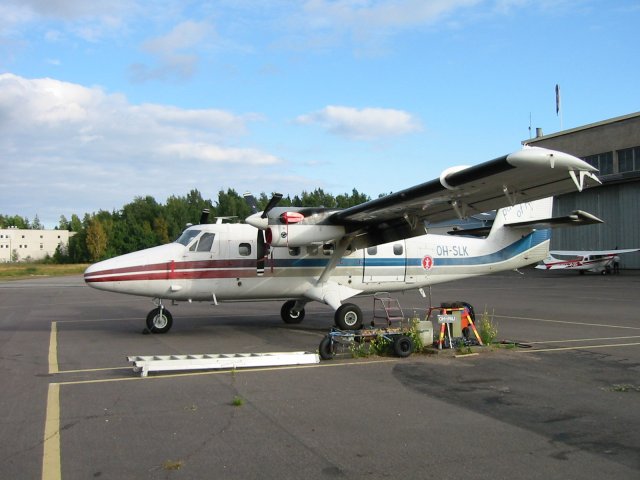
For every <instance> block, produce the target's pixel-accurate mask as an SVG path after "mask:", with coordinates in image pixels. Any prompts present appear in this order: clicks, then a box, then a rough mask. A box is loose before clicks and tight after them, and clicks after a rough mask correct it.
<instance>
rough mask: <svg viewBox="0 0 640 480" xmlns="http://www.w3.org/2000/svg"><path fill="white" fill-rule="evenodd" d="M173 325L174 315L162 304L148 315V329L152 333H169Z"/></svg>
mask: <svg viewBox="0 0 640 480" xmlns="http://www.w3.org/2000/svg"><path fill="white" fill-rule="evenodd" d="M171 325H173V317H172V316H171V313H169V310H167V309H166V308H164V307H163V306H162V305H160V306H159V307H157V308H154V309H153V310H151V311H150V312H149V314H148V315H147V329H148V330H149V331H150V332H151V333H167V332H168V331H169V330H170V329H171Z"/></svg>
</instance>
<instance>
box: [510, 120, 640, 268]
mask: <svg viewBox="0 0 640 480" xmlns="http://www.w3.org/2000/svg"><path fill="white" fill-rule="evenodd" d="M522 143H523V144H524V145H531V146H538V147H546V148H551V149H554V150H559V151H562V152H566V153H570V154H572V155H575V156H576V157H580V158H582V159H583V160H585V161H587V162H589V163H590V164H591V165H593V166H595V167H596V168H598V169H599V170H600V172H599V173H598V174H597V175H598V177H599V178H600V180H601V181H602V185H600V186H597V187H591V188H588V189H586V190H584V191H583V192H582V193H578V192H575V193H569V194H566V195H562V196H559V197H556V199H555V201H554V206H553V213H554V215H565V214H568V213H570V212H571V211H573V210H584V211H587V212H589V213H592V214H594V215H595V216H597V217H598V218H600V219H602V220H604V223H603V224H600V225H589V226H585V227H578V228H559V229H556V230H554V232H553V235H552V237H551V249H552V250H610V249H614V248H616V247H617V248H640V112H636V113H632V114H629V115H624V116H621V117H616V118H612V119H609V120H604V121H601V122H597V123H592V124H589V125H585V126H583V127H578V128H572V129H570V130H563V131H560V132H557V133H552V134H550V135H543V134H542V131H540V130H539V129H537V132H536V137H535V138H531V139H529V140H524V141H523V142H522ZM620 259H621V260H620V267H621V268H633V269H640V252H636V253H629V254H624V255H621V257H620Z"/></svg>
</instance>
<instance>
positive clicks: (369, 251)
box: [367, 247, 378, 255]
mask: <svg viewBox="0 0 640 480" xmlns="http://www.w3.org/2000/svg"><path fill="white" fill-rule="evenodd" d="M376 253H378V247H369V248H367V255H375V254H376Z"/></svg>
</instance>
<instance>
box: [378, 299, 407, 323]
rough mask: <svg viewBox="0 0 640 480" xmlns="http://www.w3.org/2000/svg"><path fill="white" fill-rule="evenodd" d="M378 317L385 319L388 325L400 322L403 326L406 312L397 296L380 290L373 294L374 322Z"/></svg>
mask: <svg viewBox="0 0 640 480" xmlns="http://www.w3.org/2000/svg"><path fill="white" fill-rule="evenodd" d="M376 319H385V320H386V322H387V325H388V326H390V327H391V326H392V324H393V323H394V322H395V323H399V324H400V326H402V322H403V321H404V312H403V311H402V307H401V306H400V302H399V301H398V299H397V298H394V297H391V296H389V294H388V293H387V292H378V293H376V294H375V295H374V296H373V323H374V324H375V322H376Z"/></svg>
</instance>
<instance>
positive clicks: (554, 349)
mask: <svg viewBox="0 0 640 480" xmlns="http://www.w3.org/2000/svg"><path fill="white" fill-rule="evenodd" d="M637 345H640V342H637V343H617V344H610V345H581V346H578V347H556V348H540V349H533V348H530V349H523V350H515V351H516V352H518V353H538V352H559V351H561V350H590V349H592V348H617V347H633V346H637Z"/></svg>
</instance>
